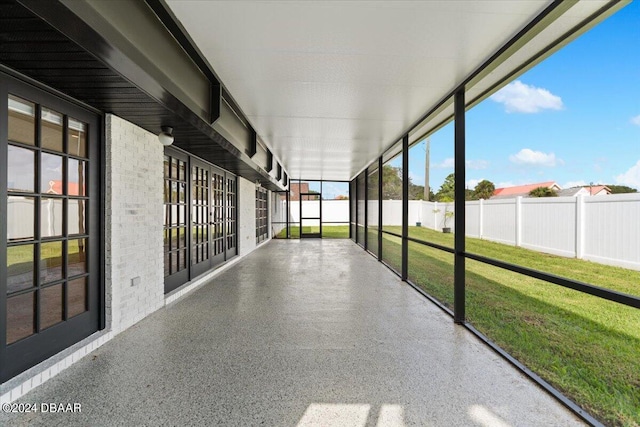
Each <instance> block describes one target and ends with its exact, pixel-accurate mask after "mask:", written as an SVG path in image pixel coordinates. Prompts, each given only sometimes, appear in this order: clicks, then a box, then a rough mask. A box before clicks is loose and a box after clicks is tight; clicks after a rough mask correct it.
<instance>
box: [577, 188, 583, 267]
mask: <svg viewBox="0 0 640 427" xmlns="http://www.w3.org/2000/svg"><path fill="white" fill-rule="evenodd" d="M584 205H585V202H584V195H583V194H580V195H579V196H578V197H576V258H578V259H582V258H584V238H585V234H584V229H585V208H584Z"/></svg>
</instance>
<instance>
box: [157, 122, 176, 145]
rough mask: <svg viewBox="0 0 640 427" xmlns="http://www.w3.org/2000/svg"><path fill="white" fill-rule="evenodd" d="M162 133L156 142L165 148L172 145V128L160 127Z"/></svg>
mask: <svg viewBox="0 0 640 427" xmlns="http://www.w3.org/2000/svg"><path fill="white" fill-rule="evenodd" d="M161 129H162V132H160V133H159V134H158V141H160V143H161V144H162V145H164V146H165V147H168V146H169V145H171V144H173V128H172V127H171V126H162V128H161Z"/></svg>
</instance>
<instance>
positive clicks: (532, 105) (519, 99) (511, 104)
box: [490, 80, 564, 113]
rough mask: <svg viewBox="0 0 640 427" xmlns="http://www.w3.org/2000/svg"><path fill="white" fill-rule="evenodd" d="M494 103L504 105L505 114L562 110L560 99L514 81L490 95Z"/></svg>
mask: <svg viewBox="0 0 640 427" xmlns="http://www.w3.org/2000/svg"><path fill="white" fill-rule="evenodd" d="M490 99H492V100H493V101H495V102H499V103H501V104H504V106H505V110H506V112H507V113H538V112H540V111H542V110H562V108H563V107H564V105H563V104H562V99H561V98H560V97H559V96H556V95H554V94H552V93H551V92H549V91H548V90H546V89H542V88H539V87H535V86H529V85H527V84H524V83H522V82H521V81H520V80H516V81H515V82H513V83H509V84H508V85H506V86H505V87H503V88H502V89H500V90H499V91H498V92H496V93H494V94H493V95H491V98H490Z"/></svg>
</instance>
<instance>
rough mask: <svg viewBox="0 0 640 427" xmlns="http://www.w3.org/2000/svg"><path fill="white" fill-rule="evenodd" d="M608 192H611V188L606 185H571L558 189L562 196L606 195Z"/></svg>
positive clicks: (559, 194)
mask: <svg viewBox="0 0 640 427" xmlns="http://www.w3.org/2000/svg"><path fill="white" fill-rule="evenodd" d="M607 194H611V189H610V188H609V187H607V186H606V185H591V186H589V185H585V186H584V187H571V188H565V189H563V190H560V191H558V196H560V197H578V196H606V195H607Z"/></svg>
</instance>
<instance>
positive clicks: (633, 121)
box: [631, 114, 640, 126]
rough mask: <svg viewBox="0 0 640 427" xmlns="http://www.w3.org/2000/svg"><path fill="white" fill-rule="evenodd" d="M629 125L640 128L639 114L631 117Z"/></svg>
mask: <svg viewBox="0 0 640 427" xmlns="http://www.w3.org/2000/svg"><path fill="white" fill-rule="evenodd" d="M631 123H632V124H634V125H636V126H640V114H638V115H637V116H635V117H631Z"/></svg>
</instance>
